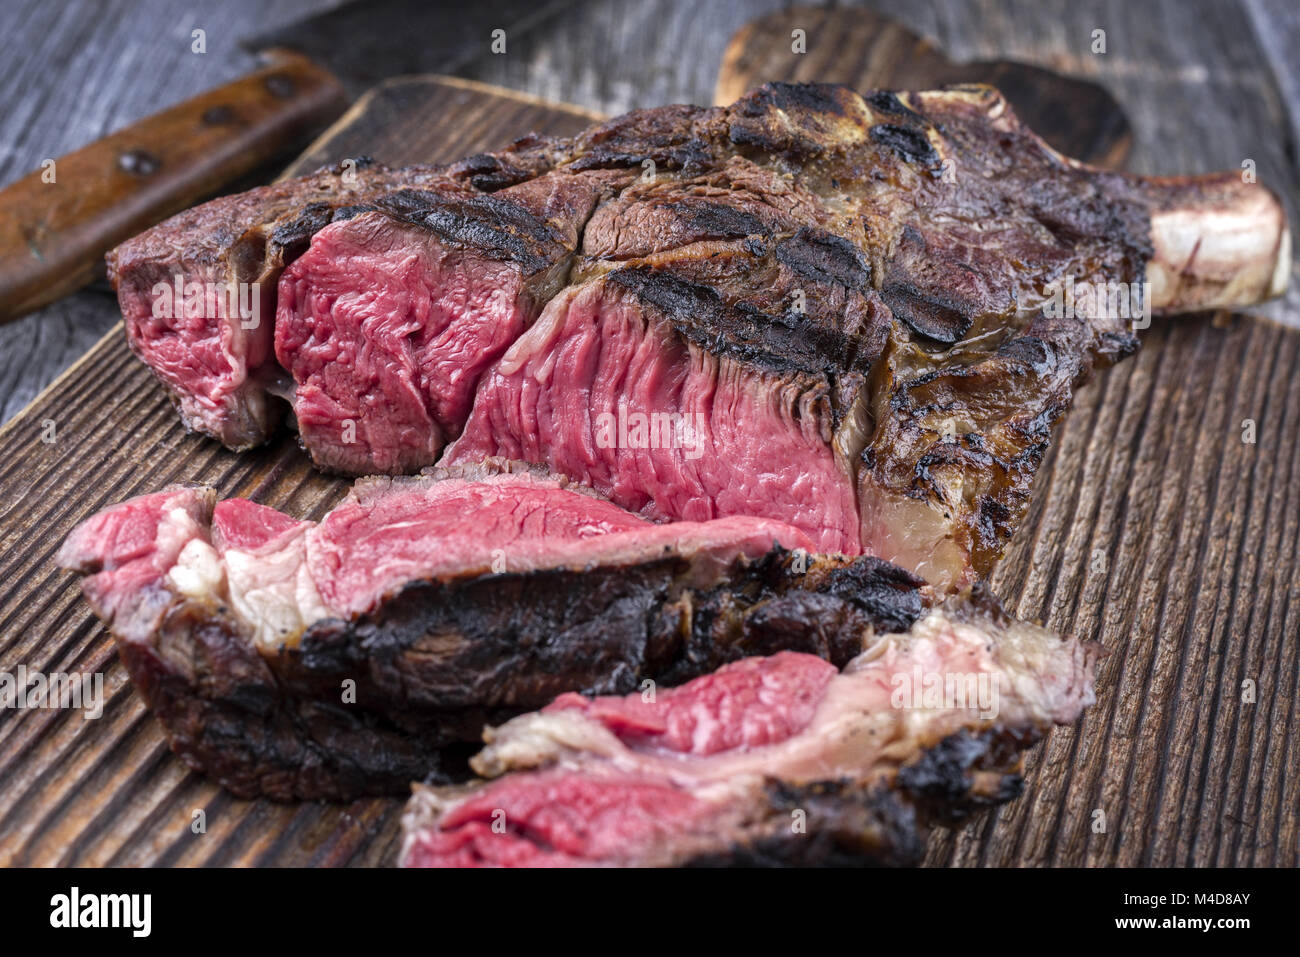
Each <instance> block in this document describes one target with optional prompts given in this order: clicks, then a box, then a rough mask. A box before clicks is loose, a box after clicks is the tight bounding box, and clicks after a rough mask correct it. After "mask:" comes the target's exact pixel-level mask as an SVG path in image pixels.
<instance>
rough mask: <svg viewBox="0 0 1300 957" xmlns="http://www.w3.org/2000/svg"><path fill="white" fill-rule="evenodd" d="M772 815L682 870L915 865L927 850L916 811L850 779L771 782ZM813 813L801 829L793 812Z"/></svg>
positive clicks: (887, 792) (896, 797)
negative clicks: (794, 822)
mask: <svg viewBox="0 0 1300 957" xmlns="http://www.w3.org/2000/svg"><path fill="white" fill-rule="evenodd" d="M764 790H765V796H766V798H767V803H766V806H765V807H764V811H765V812H766V813H765V814H764V815H763V816H762V817H760V819H759V820H758V821H757V822H755V823H754V824H753V825H752V826H751V827H750V828H748V829H746V830H745V831H744V832H742V835H741V838H740V839H739V840H736V841H734V842H733V843H731V844H730V845H728V846H727V847H725V848H723V849H720V850H716V851H709V852H707V853H703V854H700V855H698V856H696V857H692V858H688V859H687V860H685V861H684V862H682V864H681V866H682V867H710V868H713V867H910V866H913V865H916V864H919V863H920V862H921V859H922V857H923V856H924V855H925V842H924V841H923V840H922V836H921V835H922V833H923V831H922V829H921V827H920V825H919V822H918V821H917V817H916V810H915V808H914V807H913V806H912V805H911V804H910V803H909V802H908V801H907V800H906V799H905V798H904V797H903V796H902V795H900V794H899V793H897V792H896V791H893V790H891V789H889V788H884V787H868V788H864V787H861V786H859V785H857V784H854V783H853V782H850V781H816V782H812V783H809V784H790V783H788V782H785V781H780V780H772V781H769V782H768V783H767V784H766V786H765V789H764ZM797 811H801V812H803V813H804V814H805V815H806V816H807V829H806V831H803V832H800V833H795V832H792V830H791V827H790V822H791V816H792V814H794V813H795V812H797Z"/></svg>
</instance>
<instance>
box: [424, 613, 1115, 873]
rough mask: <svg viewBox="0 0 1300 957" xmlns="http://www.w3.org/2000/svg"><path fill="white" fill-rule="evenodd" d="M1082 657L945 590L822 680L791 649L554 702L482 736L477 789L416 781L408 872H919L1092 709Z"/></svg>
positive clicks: (1089, 656)
mask: <svg viewBox="0 0 1300 957" xmlns="http://www.w3.org/2000/svg"><path fill="white" fill-rule="evenodd" d="M1098 653H1099V652H1098V649H1097V648H1096V647H1094V646H1092V645H1085V644H1081V643H1079V642H1076V641H1073V640H1069V639H1062V638H1060V637H1058V636H1056V635H1054V634H1052V633H1051V632H1048V631H1046V630H1045V629H1042V628H1039V627H1037V626H1035V625H1029V624H1025V623H1020V622H1014V621H1010V620H1008V619H1007V618H1006V617H1005V616H1004V615H1003V614H1002V613H1001V612H1000V611H999V610H998V609H997V607H996V604H995V603H994V602H993V600H992V599H991V598H989V597H988V596H987V595H977V596H971V595H969V594H967V595H963V596H960V597H958V598H954V599H950V600H949V602H948V603H946V604H945V605H944V606H943V607H941V608H938V609H935V610H933V611H931V612H930V613H929V614H928V615H926V616H925V617H923V618H921V619H920V620H919V621H917V622H916V623H915V624H913V625H912V626H911V628H910V629H909V630H906V631H903V632H899V633H893V634H887V635H884V636H882V637H880V638H878V639H877V640H876V641H875V642H874V643H873V644H872V646H871V647H870V648H869V649H868V650H866V651H864V652H863V653H862V654H861V655H860V656H858V657H857V658H855V659H854V660H853V661H851V662H850V663H849V664H848V665H847V666H846V667H845V668H844V669H843V671H837V670H836V669H835V667H834V666H832V665H831V664H829V663H827V662H826V661H824V660H822V659H820V658H816V657H813V656H810V655H805V654H800V653H797V652H782V653H779V654H776V655H773V656H771V657H752V658H746V659H742V660H740V661H736V662H732V663H731V664H728V665H725V666H724V667H722V668H720V669H719V670H717V671H716V672H714V673H713V674H710V675H706V676H703V677H700V678H696V679H694V680H693V681H690V682H688V683H687V684H684V685H682V686H680V687H678V688H670V689H648V690H647V691H644V692H642V693H639V694H631V695H627V696H623V697H600V698H591V697H584V696H582V695H578V694H566V695H563V696H561V697H560V698H558V699H556V700H555V701H554V702H553V703H551V704H550V705H548V706H547V707H546V708H544V709H542V710H541V711H539V712H535V713H532V714H528V715H523V716H520V717H518V718H515V719H513V720H512V721H509V722H507V723H506V724H505V725H503V726H501V727H499V728H496V729H490V730H489V731H487V732H486V733H485V735H484V740H485V741H486V742H487V747H485V748H484V749H483V750H482V751H480V752H479V754H478V755H477V756H475V757H474V758H473V759H472V760H471V764H472V766H473V767H474V769H475V770H476V771H477V772H478V773H479V774H481V775H483V776H485V777H487V778H491V779H492V780H489V781H482V782H475V783H473V784H469V785H462V786H458V787H450V788H438V787H426V786H421V785H417V786H416V788H415V794H414V796H413V797H412V799H411V802H410V804H409V805H408V808H407V812H406V815H405V818H404V820H403V827H404V835H405V836H404V840H403V846H402V851H401V856H400V862H401V863H402V864H403V865H404V866H407V867H473V866H506V867H520V866H575V865H581V866H611V865H621V866H680V865H691V864H696V865H699V864H707V865H717V864H724V863H729V864H748V865H752V864H777V863H784V864H789V863H794V864H817V863H821V864H844V863H857V864H882V863H883V864H899V863H903V864H906V863H915V862H916V861H917V860H918V859H919V857H920V855H921V851H922V848H923V843H924V842H923V836H924V835H923V828H924V827H925V826H926V825H927V824H928V823H930V822H933V821H940V822H946V821H952V820H959V819H961V818H962V817H963V816H965V815H967V814H969V813H970V812H972V811H974V810H978V809H980V808H983V807H987V806H990V805H995V804H998V803H1001V802H1003V801H1006V800H1009V799H1011V798H1013V797H1015V796H1016V795H1017V794H1018V793H1019V791H1020V786H1021V780H1020V773H1019V772H1020V764H1021V754H1022V752H1023V750H1024V749H1025V748H1027V747H1028V746H1029V745H1030V744H1032V743H1033V742H1034V741H1035V740H1037V738H1038V737H1039V736H1041V735H1042V734H1044V733H1045V732H1046V731H1047V730H1048V729H1050V728H1051V726H1052V725H1053V724H1055V723H1059V724H1069V723H1072V722H1073V721H1075V720H1076V719H1077V718H1078V716H1079V714H1080V712H1081V711H1082V709H1083V708H1084V707H1086V706H1088V705H1090V704H1091V703H1092V702H1093V700H1094V696H1093V688H1092V675H1093V668H1094V664H1095V661H1096V658H1097V655H1098Z"/></svg>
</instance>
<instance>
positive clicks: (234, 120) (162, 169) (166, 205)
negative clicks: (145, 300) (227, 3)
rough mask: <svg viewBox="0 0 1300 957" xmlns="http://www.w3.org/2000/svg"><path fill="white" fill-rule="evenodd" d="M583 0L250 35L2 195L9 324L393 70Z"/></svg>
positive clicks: (383, 12)
mask: <svg viewBox="0 0 1300 957" xmlns="http://www.w3.org/2000/svg"><path fill="white" fill-rule="evenodd" d="M572 5H573V0H550V2H543V3H538V2H537V0H531V2H530V0H475V2H473V3H469V4H465V5H460V4H456V5H451V4H442V3H424V2H419V0H373V2H367V0H355V2H351V3H346V4H344V5H342V6H339V7H335V8H333V9H331V10H327V11H325V12H324V13H322V14H319V15H316V16H313V17H310V18H308V19H306V20H303V21H300V22H299V23H296V24H292V25H290V26H288V27H284V28H281V29H277V30H273V31H271V32H269V33H265V34H262V35H260V36H255V37H252V38H250V39H249V40H246V41H243V42H242V43H241V46H243V47H244V48H245V49H248V50H250V51H254V52H255V53H257V54H258V56H259V57H260V59H261V60H262V65H261V66H260V67H259V68H258V69H257V70H255V71H254V72H252V73H250V74H248V75H246V76H243V77H241V78H239V79H237V80H235V81H233V82H231V83H227V84H225V85H224V86H221V87H218V88H216V89H213V90H209V91H208V92H206V93H203V94H200V95H199V96H197V97H194V98H192V99H190V100H186V101H185V102H183V103H179V104H177V105H175V106H172V107H170V108H168V109H166V110H163V111H162V112H160V113H156V114H154V115H152V116H148V117H146V118H144V119H142V120H139V121H137V122H136V123H133V124H131V125H130V126H127V127H126V128H124V129H121V130H118V131H116V132H114V133H112V134H110V135H108V136H106V137H104V138H103V139H101V140H98V141H96V142H94V143H91V144H90V145H88V146H85V147H82V148H81V149H79V150H76V151H75V152H72V153H69V154H67V155H66V156H62V157H60V158H58V159H57V160H55V161H54V162H53V165H52V166H51V165H49V164H48V163H47V164H43V166H42V168H41V169H39V170H35V171H33V172H32V173H29V174H28V175H27V176H25V177H23V178H21V179H19V180H18V181H16V182H15V183H13V184H11V185H9V186H7V187H5V188H4V189H3V190H0V323H3V322H8V321H11V320H13V319H17V318H19V317H20V316H23V315H25V314H26V313H28V312H31V311H32V310H34V309H38V308H40V307H41V306H45V305H48V304H49V303H51V302H54V301H55V300H57V299H59V298H62V297H63V296H65V295H68V294H69V293H72V292H75V291H76V290H77V289H80V288H81V287H82V286H84V285H86V284H87V283H89V282H91V281H92V280H93V279H94V278H95V277H96V276H97V275H100V274H102V267H103V256H104V253H105V252H106V251H107V250H108V249H110V248H112V247H113V246H115V245H117V244H118V243H120V242H122V241H123V240H125V239H127V238H129V237H130V236H133V235H135V234H136V233H138V232H140V231H142V230H144V229H146V228H148V227H149V226H152V225H154V224H155V223H157V222H160V221H161V220H163V219H165V218H166V217H167V216H170V215H171V214H173V213H175V212H178V211H180V210H182V209H184V208H186V207H187V206H191V205H193V204H194V203H195V202H197V201H198V200H200V199H204V198H206V197H208V196H212V195H215V194H216V193H217V192H219V191H220V190H221V188H222V187H223V186H227V185H229V184H230V183H232V182H235V181H236V180H238V179H240V178H241V177H245V176H247V175H248V174H250V173H252V172H253V171H255V170H260V169H262V168H264V167H265V166H266V165H267V164H268V163H270V162H271V161H273V160H275V159H277V158H280V157H284V156H286V155H287V154H289V153H290V152H291V151H294V150H296V149H298V148H300V147H302V146H303V145H305V144H306V143H307V142H310V139H311V138H312V137H313V136H314V135H315V134H317V133H318V132H319V131H320V130H321V129H323V128H324V127H325V126H326V125H328V124H329V123H330V122H331V121H333V120H334V119H336V118H337V117H338V116H339V115H340V114H341V113H342V112H343V111H344V109H346V107H347V103H348V99H349V95H351V96H355V95H357V94H359V93H361V92H362V91H364V90H365V89H368V88H369V87H370V86H373V85H374V84H375V83H376V82H378V81H380V80H382V79H384V78H385V77H389V76H397V75H402V74H408V73H421V72H438V73H452V72H454V71H456V70H458V69H462V68H464V67H465V66H466V65H468V64H469V63H471V62H473V61H474V60H476V59H478V58H480V57H484V56H491V55H492V43H493V39H494V37H493V31H496V30H504V31H505V33H504V35H503V39H504V41H505V43H506V44H507V50H509V49H510V46H509V44H511V43H516V44H517V43H518V42H520V40H521V39H522V38H524V37H526V36H527V35H528V34H529V33H530V32H532V31H534V30H535V29H536V28H537V27H538V26H540V25H541V24H543V23H546V22H548V21H549V20H551V19H552V18H554V17H555V16H557V15H558V14H560V13H561V12H562V11H563V10H565V9H566V8H568V7H570V6H572Z"/></svg>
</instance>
